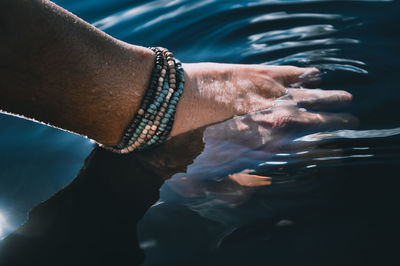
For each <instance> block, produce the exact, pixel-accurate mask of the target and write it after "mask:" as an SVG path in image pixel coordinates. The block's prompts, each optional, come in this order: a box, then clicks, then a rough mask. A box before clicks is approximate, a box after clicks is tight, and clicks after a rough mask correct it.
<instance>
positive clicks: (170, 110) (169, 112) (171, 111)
mask: <svg viewBox="0 0 400 266" xmlns="http://www.w3.org/2000/svg"><path fill="white" fill-rule="evenodd" d="M174 112H175V110H174V109H168V110H167V114H170V115H172V114H173V113H174Z"/></svg>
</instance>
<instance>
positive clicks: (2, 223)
mask: <svg viewBox="0 0 400 266" xmlns="http://www.w3.org/2000/svg"><path fill="white" fill-rule="evenodd" d="M5 229H6V219H5V217H4V216H3V214H2V213H1V212H0V240H2V239H3V237H4V236H3V233H4V231H5Z"/></svg>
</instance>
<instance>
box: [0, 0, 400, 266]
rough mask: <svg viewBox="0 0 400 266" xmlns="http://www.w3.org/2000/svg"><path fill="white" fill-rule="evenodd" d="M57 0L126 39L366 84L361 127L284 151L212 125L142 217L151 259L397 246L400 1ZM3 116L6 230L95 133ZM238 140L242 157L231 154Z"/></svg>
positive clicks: (0, 205) (257, 261)
mask: <svg viewBox="0 0 400 266" xmlns="http://www.w3.org/2000/svg"><path fill="white" fill-rule="evenodd" d="M56 3H57V4H59V5H61V6H63V7H64V8H66V9H68V10H69V11H71V12H73V13H75V14H77V15H78V16H80V17H82V18H83V19H85V20H87V21H88V22H90V23H92V24H93V25H95V26H96V27H98V28H100V29H101V30H103V31H105V32H107V33H109V34H110V35H112V36H114V37H116V38H119V39H122V40H124V41H127V42H130V43H134V44H137V45H143V46H164V47H168V48H169V49H170V50H171V51H173V52H174V54H175V55H176V56H177V57H178V58H180V59H181V60H182V61H184V62H200V61H214V62H230V63H261V64H278V65H281V64H292V65H298V66H316V67H318V68H320V69H321V71H322V73H323V74H322V83H321V84H320V86H321V87H322V88H324V89H345V90H347V91H349V92H351V93H352V94H353V95H354V103H353V104H352V105H351V106H348V107H346V108H345V109H344V110H343V111H346V112H350V113H352V114H354V115H355V116H357V117H358V118H359V119H360V122H361V123H360V127H359V128H358V129H356V130H336V129H335V130H327V132H322V133H316V134H305V135H294V136H290V137H288V138H287V139H284V140H283V141H284V142H283V143H284V145H283V148H282V149H279V150H277V149H274V148H273V147H271V146H268V145H265V146H263V147H262V149H261V150H260V149H258V150H254V149H252V148H251V147H250V148H249V147H243V146H240V147H238V146H235V143H234V141H231V142H228V143H222V142H218V141H215V140H213V139H212V138H207V137H205V142H206V148H205V150H204V152H203V153H202V154H201V155H200V156H199V157H198V158H196V160H195V161H194V163H193V164H192V165H191V166H189V168H188V170H187V172H186V173H177V174H176V175H174V176H173V177H172V178H171V179H170V180H168V181H167V182H166V183H165V184H164V185H163V187H162V188H161V196H160V200H159V202H158V203H156V204H155V205H154V206H153V207H152V208H150V209H149V210H148V212H147V213H146V215H145V216H144V217H143V219H142V222H141V224H140V225H139V228H138V230H139V235H140V246H141V247H142V249H143V250H144V252H145V254H146V260H145V262H144V265H189V264H192V265H194V264H193V260H195V261H196V263H199V265H206V264H207V265H222V264H223V263H227V264H228V263H231V265H232V264H234V263H238V262H239V261H250V262H249V263H250V264H251V265H266V264H264V263H262V262H263V261H264V260H270V262H271V263H272V264H271V265H276V264H274V262H275V263H276V262H278V261H280V262H281V263H282V265H286V264H285V263H284V262H285V261H289V258H288V257H290V256H288V257H286V256H285V254H286V252H285V250H286V251H287V254H291V255H292V259H293V258H295V257H296V256H297V257H298V258H303V259H304V257H307V256H310V257H312V256H315V259H316V260H319V259H320V257H323V256H327V257H328V256H332V253H330V252H329V251H331V252H337V251H339V253H340V254H341V255H342V256H343V257H346V258H363V256H364V255H365V254H368V253H370V252H372V251H373V250H374V249H376V248H378V247H379V245H385V244H388V242H389V241H390V239H391V237H389V236H386V235H389V234H391V233H393V231H392V227H391V226H393V224H392V223H393V219H394V217H395V212H397V210H398V208H397V203H398V202H399V200H400V199H399V197H398V196H397V193H396V189H395V188H396V186H397V185H398V181H396V179H397V178H398V177H399V175H398V174H397V173H396V172H395V169H396V168H395V167H396V166H397V164H398V163H399V162H400V160H399V159H400V119H399V117H398V114H399V111H398V107H399V103H400V92H399V89H398V71H399V66H400V52H399V47H400V46H399V43H400V31H399V29H400V28H399V25H400V16H399V14H400V6H399V3H398V2H395V1H312V0H310V1H307V0H304V1H301V0H298V1H294V0H293V1H289V0H288V1H285V0H271V1H206V0H204V1H189V0H186V1H185V0H178V1H161V0H159V1H128V0H115V1H106V0H96V1H95V0H86V1H82V0H80V1H78V0H64V1H62V0H60V1H56ZM0 125H1V128H2V130H1V133H0V142H1V143H0V150H1V152H0V154H1V155H0V156H1V160H0V164H1V165H0V167H1V169H2V170H1V172H0V239H1V238H3V237H5V236H6V235H7V234H9V233H10V232H12V231H13V230H14V229H15V228H16V227H17V226H19V225H20V224H22V223H23V222H24V221H25V219H26V215H27V212H28V211H29V209H31V208H32V207H33V206H35V205H36V204H37V203H39V202H41V201H44V200H46V199H47V198H49V197H50V196H51V195H52V194H54V193H55V192H57V191H58V190H59V189H61V188H62V187H64V186H65V185H66V184H68V183H69V182H70V181H71V180H72V179H73V178H74V176H75V175H76V174H77V173H78V171H79V169H80V167H81V166H82V164H83V160H84V158H85V157H86V156H87V155H88V154H89V152H90V151H91V149H92V148H93V143H91V142H90V141H89V140H87V139H84V138H82V137H79V136H76V135H73V134H70V133H66V132H62V131H60V130H57V129H53V128H49V127H46V126H44V125H40V124H35V123H33V122H29V121H25V120H21V119H19V118H15V117H10V116H6V115H1V116H0ZM208 130H209V132H212V131H213V130H214V131H218V130H219V128H218V127H214V128H213V127H211V128H210V129H208ZM206 134H207V132H206ZM210 135H212V134H210ZM252 137H254V136H252ZM253 140H254V139H253ZM241 141H242V140H241ZM285 145H286V146H285ZM285 147H287V148H285ZM226 151H230V153H229V152H228V155H229V156H230V155H231V154H232V153H234V154H235V156H232V157H229V156H228V157H229V160H227V159H226V154H227V152H226ZM243 169H249V170H251V171H253V172H255V173H257V174H259V175H265V176H272V177H273V185H272V186H267V187H261V188H245V187H241V186H232V185H226V182H225V181H226V180H225V179H226V178H225V177H226V175H227V174H228V173H231V172H235V171H241V170H243ZM396 182H397V183H396ZM384 227H387V228H386V230H387V231H385V230H384V229H382V228H384ZM393 228H394V227H393ZM382 230H383V231H382ZM339 243H340V244H341V245H339ZM321 246H325V247H326V249H321ZM313 250H314V251H315V250H316V251H315V253H313ZM388 250H390V249H389V248H388ZM318 251H319V252H318ZM346 252H348V254H347V253H346ZM388 252H389V251H388ZM307 254H308V255H307ZM311 254H312V255H311ZM343 254H344V255H343ZM363 254H364V255H363ZM383 259H384V258H382V260H383ZM321 260H322V261H324V259H321ZM326 262H327V263H326V264H325V265H328V264H329V258H326ZM288 263H289V262H288ZM347 263H349V265H352V264H351V259H350V261H347V262H346V263H343V264H341V265H345V264H347ZM196 265H197V264H196ZM239 265H244V264H239ZM353 265H358V264H357V263H354V264H353ZM385 265H388V264H385Z"/></svg>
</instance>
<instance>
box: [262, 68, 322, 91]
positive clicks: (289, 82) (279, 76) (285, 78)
mask: <svg viewBox="0 0 400 266" xmlns="http://www.w3.org/2000/svg"><path fill="white" fill-rule="evenodd" d="M319 74H320V72H319V70H318V69H317V68H315V67H295V66H273V67H271V68H270V69H269V75H270V76H271V77H272V78H273V79H275V80H276V81H278V82H279V83H281V84H282V85H283V86H286V87H289V86H292V87H298V86H300V85H304V84H311V83H314V82H316V81H318V80H319Z"/></svg>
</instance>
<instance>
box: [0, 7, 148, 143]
mask: <svg viewBox="0 0 400 266" xmlns="http://www.w3.org/2000/svg"><path fill="white" fill-rule="evenodd" d="M0 24H1V26H0V34H1V35H0V36H2V41H1V42H0V58H1V59H0V73H1V74H0V109H2V110H3V111H6V112H9V113H13V114H18V115H23V116H25V117H27V118H34V119H36V120H39V121H42V122H45V123H48V124H51V125H53V126H56V127H60V128H64V129H68V130H70V131H73V132H76V133H79V134H82V135H85V136H88V137H90V138H92V139H95V140H96V141H98V142H101V143H104V144H115V143H117V142H118V140H119V138H120V136H121V134H122V132H123V130H124V129H125V127H126V126H127V125H128V124H129V122H130V120H131V118H132V116H133V114H134V112H135V111H136V109H137V108H138V106H139V104H140V101H141V98H142V95H143V94H144V92H145V90H146V87H147V83H148V81H149V78H150V74H151V69H152V67H153V62H154V55H153V53H152V52H151V50H149V49H146V48H143V47H139V46H132V45H129V44H126V43H123V42H121V41H118V40H116V39H114V38H112V37H110V36H108V35H106V34H105V33H103V32H102V31H100V30H98V29H96V28H94V27H93V26H91V25H89V24H88V23H86V22H84V21H83V20H81V19H79V18H78V17H76V16H74V15H72V14H71V13H69V12H67V11H65V10H63V9H62V8H60V7H58V6H56V5H55V4H53V3H51V2H48V1H41V0H26V1H24V0H13V1H11V0H6V1H2V2H1V3H0Z"/></svg>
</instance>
